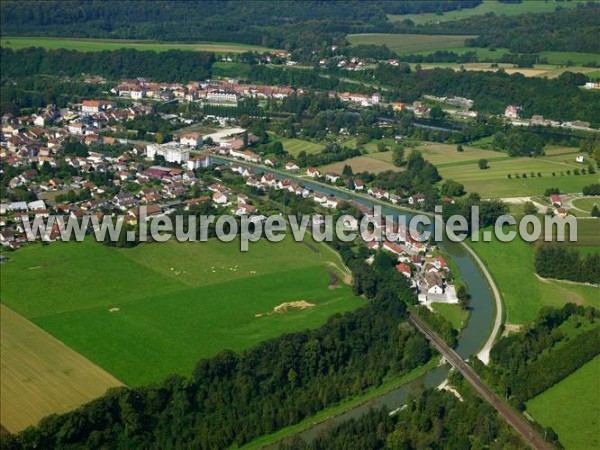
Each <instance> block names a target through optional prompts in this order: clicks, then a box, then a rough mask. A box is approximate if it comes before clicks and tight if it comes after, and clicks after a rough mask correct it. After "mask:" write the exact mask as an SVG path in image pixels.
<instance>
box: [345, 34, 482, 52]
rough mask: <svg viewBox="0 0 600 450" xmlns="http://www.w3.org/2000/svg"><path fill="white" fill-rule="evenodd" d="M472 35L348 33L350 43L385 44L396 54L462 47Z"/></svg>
mask: <svg viewBox="0 0 600 450" xmlns="http://www.w3.org/2000/svg"><path fill="white" fill-rule="evenodd" d="M471 37H473V36H462V35H452V36H449V35H428V34H386V33H373V34H349V35H348V36H347V38H348V41H349V42H350V44H352V45H354V46H356V45H387V46H388V48H389V49H390V50H392V51H393V52H396V53H397V54H402V53H418V52H425V51H431V52H435V51H437V50H451V49H454V48H457V47H464V45H465V39H468V38H471Z"/></svg>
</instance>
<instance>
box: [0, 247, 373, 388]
mask: <svg viewBox="0 0 600 450" xmlns="http://www.w3.org/2000/svg"><path fill="white" fill-rule="evenodd" d="M334 273H335V274H336V275H335V276H334V275H333V274H334ZM332 277H333V278H337V279H339V280H342V279H344V278H347V277H348V273H347V272H346V271H345V269H344V268H343V267H342V265H341V262H340V260H339V257H338V255H337V254H336V253H334V252H333V251H332V250H331V249H329V248H328V247H326V246H325V245H321V244H316V243H313V244H310V246H309V245H307V244H304V243H295V242H293V241H292V240H291V239H286V240H285V241H283V242H281V243H270V242H268V241H265V240H261V241H259V242H257V243H255V244H251V246H250V251H249V252H246V253H241V252H240V251H239V243H237V242H232V243H229V244H227V243H222V242H219V241H216V240H215V241H209V242H205V243H184V244H182V243H178V242H175V241H173V242H168V243H164V244H146V245H140V246H138V247H136V248H134V249H112V248H108V247H105V246H103V245H100V244H97V243H95V242H93V241H86V242H84V243H53V244H51V245H49V246H39V245H33V246H29V247H25V248H23V249H21V250H19V252H17V253H14V255H11V261H10V262H9V263H8V264H5V265H3V267H2V285H1V293H2V301H3V303H5V304H7V305H8V306H9V307H11V308H13V309H14V310H16V311H17V312H19V313H21V314H23V315H24V316H25V317H27V318H28V319H30V320H31V321H32V322H33V323H35V324H37V325H39V326H40V327H41V328H43V329H44V330H46V331H47V332H49V333H50V334H52V335H53V336H55V337H56V338H58V339H59V340H61V341H62V342H64V343H65V344H67V345H68V346H70V347H71V348H73V349H74V350H76V351H77V352H79V353H80V354H82V355H83V356H85V357H87V358H89V359H90V360H91V361H93V362H95V363H96V364H98V365H99V366H101V367H103V368H104V369H106V370H107V371H108V372H110V373H111V374H113V375H114V376H116V377H117V378H119V379H120V380H122V381H123V382H124V383H126V384H128V385H141V384H145V383H150V382H154V381H159V380H160V379H162V378H164V377H165V376H168V375H169V374H173V373H178V374H184V375H186V374H189V373H191V371H192V369H193V367H194V365H195V364H196V362H197V361H199V360H200V359H201V358H204V357H210V356H214V355H215V354H216V353H218V352H219V351H221V350H223V349H231V350H234V351H241V350H244V349H248V348H251V347H253V346H255V345H256V344H257V343H259V342H261V341H263V340H266V339H269V338H273V337H276V336H278V335H281V334H283V333H287V332H293V331H300V330H303V329H307V328H314V327H318V326H320V325H321V324H323V323H324V322H325V321H326V320H327V318H328V317H329V316H331V315H332V314H334V313H337V312H344V311H349V310H352V309H355V308H357V307H359V306H361V305H362V304H363V300H362V299H360V298H357V297H355V296H354V295H353V293H352V291H351V288H350V287H349V286H347V285H346V284H344V283H342V282H341V281H340V282H339V283H337V284H336V285H335V286H333V285H330V284H331V280H332ZM301 300H304V301H307V302H309V303H312V304H314V305H315V306H314V307H310V308H308V309H304V310H294V309H292V310H288V311H287V312H285V313H279V314H278V313H274V312H273V309H274V308H275V307H276V306H278V305H281V304H282V303H285V302H293V301H301Z"/></svg>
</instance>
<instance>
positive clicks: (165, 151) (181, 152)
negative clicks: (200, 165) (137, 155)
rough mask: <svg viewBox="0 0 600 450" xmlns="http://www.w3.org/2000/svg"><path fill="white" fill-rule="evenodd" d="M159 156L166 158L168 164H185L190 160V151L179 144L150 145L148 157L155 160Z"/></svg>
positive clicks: (147, 147)
mask: <svg viewBox="0 0 600 450" xmlns="http://www.w3.org/2000/svg"><path fill="white" fill-rule="evenodd" d="M157 155H158V156H162V157H164V158H165V161H167V162H171V163H179V164H183V163H186V162H187V161H188V160H189V159H190V149H189V148H187V147H184V146H182V145H181V144H179V143H177V142H167V143H166V144H148V145H147V146H146V157H147V158H148V159H153V158H154V157H155V156H157Z"/></svg>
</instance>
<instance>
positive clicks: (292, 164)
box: [285, 161, 300, 170]
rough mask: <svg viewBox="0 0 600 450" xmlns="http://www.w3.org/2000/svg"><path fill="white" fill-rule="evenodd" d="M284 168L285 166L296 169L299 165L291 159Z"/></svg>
mask: <svg viewBox="0 0 600 450" xmlns="http://www.w3.org/2000/svg"><path fill="white" fill-rule="evenodd" d="M285 168H286V170H298V169H300V167H298V165H296V164H295V163H293V162H291V161H290V162H289V163H287V164H286V165H285Z"/></svg>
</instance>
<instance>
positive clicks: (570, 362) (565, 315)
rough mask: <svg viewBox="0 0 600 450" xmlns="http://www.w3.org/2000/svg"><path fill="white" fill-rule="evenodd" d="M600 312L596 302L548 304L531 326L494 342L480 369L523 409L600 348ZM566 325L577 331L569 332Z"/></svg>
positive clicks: (590, 357) (497, 388)
mask: <svg viewBox="0 0 600 450" xmlns="http://www.w3.org/2000/svg"><path fill="white" fill-rule="evenodd" d="M598 314H599V312H598V310H596V309H594V308H592V307H587V308H586V307H583V306H576V305H574V304H572V303H568V304H566V305H565V306H564V307H562V308H561V309H557V308H549V307H546V308H544V309H542V311H541V312H540V315H539V317H538V319H537V320H536V321H535V322H534V323H533V324H532V325H531V326H529V327H527V328H526V329H525V330H523V331H521V332H519V333H512V334H510V335H509V336H506V337H503V338H502V339H501V340H500V341H499V342H498V343H497V344H496V345H494V347H493V348H492V351H491V353H490V364H489V366H488V367H487V368H486V367H485V366H483V364H478V366H477V369H478V370H479V371H480V372H482V374H483V376H484V377H485V378H486V379H487V380H488V381H489V382H490V383H491V385H492V386H494V388H495V389H496V391H497V392H498V393H499V394H501V395H503V396H504V395H505V396H507V397H508V398H509V400H510V401H512V402H513V403H514V404H515V405H516V406H518V407H520V408H523V407H524V402H525V401H527V400H528V399H530V398H533V397H534V396H536V395H538V394H539V393H541V392H543V391H544V390H546V389H548V388H549V387H551V386H552V385H554V384H555V383H557V382H559V381H560V380H562V379H563V378H565V377H566V376H568V375H569V374H571V373H572V372H574V371H575V370H577V369H578V368H579V367H581V366H582V365H583V364H585V363H586V362H588V361H590V360H591V359H592V358H594V357H595V356H596V355H597V354H598V353H599V351H600V333H598V326H597V325H596V324H595V321H596V320H597V318H598ZM567 328H571V329H574V330H575V331H574V333H573V332H571V333H568V334H567V333H566V329H567ZM573 334H575V336H573Z"/></svg>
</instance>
